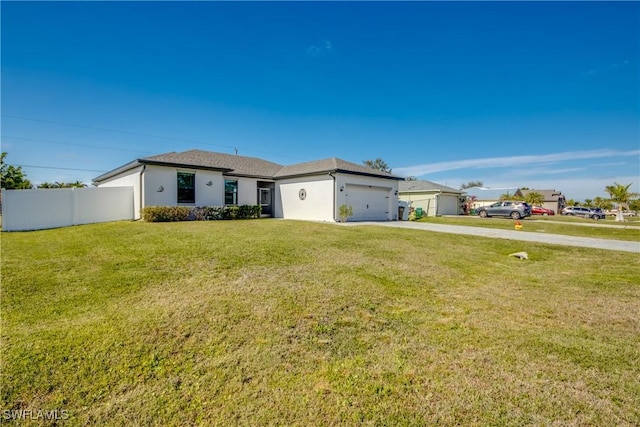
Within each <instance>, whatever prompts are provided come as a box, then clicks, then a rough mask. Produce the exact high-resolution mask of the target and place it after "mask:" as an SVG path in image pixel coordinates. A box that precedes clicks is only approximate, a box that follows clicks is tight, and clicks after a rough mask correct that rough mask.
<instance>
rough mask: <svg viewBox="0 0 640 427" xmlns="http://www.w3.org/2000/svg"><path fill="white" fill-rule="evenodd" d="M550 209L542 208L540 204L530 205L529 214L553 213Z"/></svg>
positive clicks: (544, 214)
mask: <svg viewBox="0 0 640 427" xmlns="http://www.w3.org/2000/svg"><path fill="white" fill-rule="evenodd" d="M555 214H556V213H555V212H554V211H553V210H552V209H547V208H543V207H542V206H531V215H543V216H547V215H555Z"/></svg>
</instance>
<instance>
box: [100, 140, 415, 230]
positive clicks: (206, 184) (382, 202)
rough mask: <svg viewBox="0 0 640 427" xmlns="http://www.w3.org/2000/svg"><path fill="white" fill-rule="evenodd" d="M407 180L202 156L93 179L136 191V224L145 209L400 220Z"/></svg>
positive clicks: (354, 169)
mask: <svg viewBox="0 0 640 427" xmlns="http://www.w3.org/2000/svg"><path fill="white" fill-rule="evenodd" d="M401 180H403V178H401V177H398V176H394V175H392V174H389V173H385V172H381V171H377V170H374V169H371V168H368V167H365V166H361V165H358V164H355V163H351V162H347V161H344V160H341V159H337V158H330V159H324V160H318V161H313V162H307V163H299V164H293V165H288V166H282V165H279V164H276V163H272V162H269V161H266V160H262V159H258V158H255V157H246V156H238V155H231V154H224V153H216V152H210V151H202V150H190V151H184V152H181V153H176V152H171V153H166V154H160V155H156V156H151V157H145V158H140V159H136V160H134V161H132V162H130V163H127V164H126V165H123V166H121V167H119V168H117V169H114V170H112V171H110V172H107V173H105V174H103V175H100V176H98V177H96V178H95V179H94V183H95V184H96V185H97V186H98V187H101V188H102V187H133V197H134V212H135V218H136V219H138V218H140V209H142V208H144V207H145V206H222V205H255V204H260V205H261V206H262V214H263V216H270V217H275V218H288V219H304V220H319V221H338V220H339V219H340V216H339V207H340V206H341V205H343V204H346V205H351V207H352V208H353V216H352V217H351V218H349V220H350V221H380V220H396V219H398V182H399V181H401Z"/></svg>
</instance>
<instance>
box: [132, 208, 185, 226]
mask: <svg viewBox="0 0 640 427" xmlns="http://www.w3.org/2000/svg"><path fill="white" fill-rule="evenodd" d="M191 210H192V208H190V207H188V206H149V207H146V208H144V209H142V219H144V220H145V221H146V222H171V221H188V220H189V217H190V216H191Z"/></svg>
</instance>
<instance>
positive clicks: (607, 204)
mask: <svg viewBox="0 0 640 427" xmlns="http://www.w3.org/2000/svg"><path fill="white" fill-rule="evenodd" d="M593 204H594V206H595V207H596V208H600V209H602V210H604V211H608V210H610V209H611V208H612V206H613V205H612V204H611V201H609V200H607V199H603V198H602V197H600V196H598V197H596V198H595V199H593Z"/></svg>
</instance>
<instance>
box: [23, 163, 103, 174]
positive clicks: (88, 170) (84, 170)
mask: <svg viewBox="0 0 640 427" xmlns="http://www.w3.org/2000/svg"><path fill="white" fill-rule="evenodd" d="M14 166H19V167H22V168H37V169H57V170H65V171H78V172H97V173H102V172H106V171H104V170H96V169H76V168H59V167H55V166H34V165H14Z"/></svg>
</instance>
